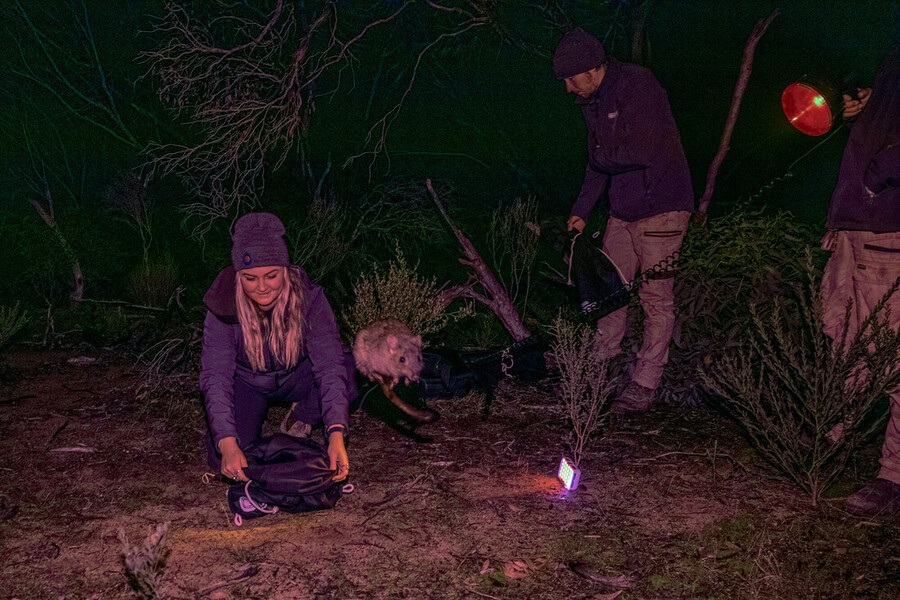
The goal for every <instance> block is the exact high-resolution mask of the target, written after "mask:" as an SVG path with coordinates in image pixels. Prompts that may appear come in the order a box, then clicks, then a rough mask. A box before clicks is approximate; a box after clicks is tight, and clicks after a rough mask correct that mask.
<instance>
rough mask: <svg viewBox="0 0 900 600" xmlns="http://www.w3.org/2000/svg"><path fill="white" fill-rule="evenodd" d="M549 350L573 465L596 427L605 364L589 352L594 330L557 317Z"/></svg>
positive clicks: (605, 387)
mask: <svg viewBox="0 0 900 600" xmlns="http://www.w3.org/2000/svg"><path fill="white" fill-rule="evenodd" d="M550 329H551V333H552V335H553V341H552V342H551V351H552V352H553V355H554V357H555V359H556V365H557V367H558V368H559V375H560V382H561V387H560V391H561V392H562V399H563V405H564V407H565V410H566V415H567V417H568V419H569V424H570V426H571V427H572V443H571V450H572V460H573V461H575V465H576V466H577V465H578V464H579V463H580V462H581V458H582V456H583V455H584V450H585V447H586V446H587V443H588V440H589V439H590V437H591V435H592V434H593V433H594V432H595V431H596V430H597V429H598V428H599V426H600V424H601V420H602V410H603V407H604V406H605V405H606V403H607V401H608V400H609V397H610V394H611V391H612V386H611V377H610V368H609V363H608V361H606V360H602V361H601V360H598V359H597V355H596V353H595V352H594V351H593V342H594V338H595V334H594V329H593V328H592V327H589V326H587V325H574V324H573V323H572V322H571V321H568V320H566V319H563V318H562V317H561V316H559V317H557V318H556V319H555V320H554V321H553V324H552V325H551V328H550Z"/></svg>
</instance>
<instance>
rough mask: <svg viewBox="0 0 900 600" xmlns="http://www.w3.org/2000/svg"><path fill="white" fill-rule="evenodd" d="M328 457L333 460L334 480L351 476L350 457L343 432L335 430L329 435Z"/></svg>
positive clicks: (341, 479)
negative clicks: (348, 456)
mask: <svg viewBox="0 0 900 600" xmlns="http://www.w3.org/2000/svg"><path fill="white" fill-rule="evenodd" d="M328 458H329V459H330V460H331V470H332V471H334V472H335V473H334V477H332V478H331V480H332V481H343V480H344V479H347V477H349V476H350V459H349V458H347V448H346V447H344V434H343V432H341V431H334V432H332V433H330V434H329V435H328Z"/></svg>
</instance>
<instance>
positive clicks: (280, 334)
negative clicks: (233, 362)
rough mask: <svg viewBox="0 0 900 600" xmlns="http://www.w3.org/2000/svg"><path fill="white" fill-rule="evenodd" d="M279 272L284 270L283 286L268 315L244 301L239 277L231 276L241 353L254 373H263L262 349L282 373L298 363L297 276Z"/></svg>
mask: <svg viewBox="0 0 900 600" xmlns="http://www.w3.org/2000/svg"><path fill="white" fill-rule="evenodd" d="M281 268H282V269H284V281H285V284H284V286H283V287H282V288H281V293H280V294H278V299H277V300H275V305H274V306H273V307H272V309H271V310H269V311H268V312H263V311H261V310H260V309H259V306H258V305H257V304H256V302H254V301H253V300H251V299H250V298H248V297H247V295H246V294H245V293H244V287H243V286H242V285H241V273H240V271H238V272H237V273H235V278H234V284H235V287H234V297H235V304H236V305H237V317H238V321H239V322H240V324H241V333H242V334H243V336H244V350H245V352H246V353H247V359H248V360H249V361H250V366H251V367H252V368H253V370H254V371H257V372H263V371H265V370H266V354H265V352H264V350H263V347H264V345H265V346H266V347H268V348H269V351H270V352H271V353H272V356H273V357H274V358H275V360H276V361H277V362H279V363H280V364H281V365H283V366H284V368H286V369H290V368H292V367H295V366H296V365H297V363H298V362H299V361H300V345H301V342H302V340H303V300H304V298H303V287H302V285H301V280H300V272H299V269H296V268H293V267H281ZM275 366H276V365H273V367H275Z"/></svg>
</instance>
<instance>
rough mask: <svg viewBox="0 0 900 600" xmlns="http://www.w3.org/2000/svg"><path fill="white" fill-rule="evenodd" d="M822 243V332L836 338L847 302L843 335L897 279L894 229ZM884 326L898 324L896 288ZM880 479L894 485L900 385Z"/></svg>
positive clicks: (899, 247)
mask: <svg viewBox="0 0 900 600" xmlns="http://www.w3.org/2000/svg"><path fill="white" fill-rule="evenodd" d="M826 240H827V242H823V247H826V249H833V254H832V255H831V258H830V259H829V260H828V264H827V265H826V266H825V274H824V275H823V277H822V302H823V310H824V315H823V319H824V321H825V323H824V326H825V333H826V334H827V335H828V337H830V338H831V339H838V338H839V337H840V335H841V332H842V330H843V326H844V315H845V314H846V310H847V302H848V300H850V299H852V300H853V305H852V308H851V313H850V323H849V324H848V326H847V339H848V340H852V339H853V338H854V337H855V336H856V333H857V332H858V331H859V327H860V324H861V323H862V322H863V321H864V320H865V319H866V317H867V316H868V315H869V313H871V312H872V309H873V308H874V306H875V305H876V304H877V303H878V302H879V301H881V299H882V298H883V297H884V295H885V294H886V293H887V291H888V290H889V289H890V287H891V286H892V285H893V284H894V282H895V281H896V280H897V278H898V277H900V233H872V232H870V231H836V232H831V233H829V234H828V236H826ZM888 307H890V326H891V327H892V328H894V329H896V328H897V327H900V292H898V293H895V294H894V295H893V296H892V297H891V299H890V300H889V303H888ZM878 477H879V478H880V479H887V480H888V481H892V482H894V483H897V484H900V389H896V390H894V391H893V392H892V393H891V417H890V420H889V421H888V425H887V431H886V432H885V436H884V445H883V446H882V449H881V469H880V471H879V473H878Z"/></svg>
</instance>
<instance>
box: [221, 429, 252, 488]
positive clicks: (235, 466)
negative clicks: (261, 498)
mask: <svg viewBox="0 0 900 600" xmlns="http://www.w3.org/2000/svg"><path fill="white" fill-rule="evenodd" d="M219 452H221V453H222V471H221V472H222V475H224V476H225V477H227V478H229V479H233V480H234V481H249V479H247V476H246V475H244V471H243V468H244V467H246V466H247V457H245V456H244V453H243V451H241V449H240V447H238V445H237V440H236V439H235V438H233V437H226V438H222V439H221V440H219Z"/></svg>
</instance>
